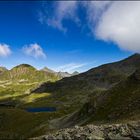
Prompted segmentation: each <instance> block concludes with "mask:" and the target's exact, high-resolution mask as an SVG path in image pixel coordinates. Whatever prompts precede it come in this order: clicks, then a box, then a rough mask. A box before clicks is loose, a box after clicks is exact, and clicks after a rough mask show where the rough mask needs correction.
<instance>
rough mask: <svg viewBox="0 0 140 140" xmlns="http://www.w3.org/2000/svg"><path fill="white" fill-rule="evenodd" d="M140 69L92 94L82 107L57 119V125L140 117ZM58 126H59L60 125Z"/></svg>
mask: <svg viewBox="0 0 140 140" xmlns="http://www.w3.org/2000/svg"><path fill="white" fill-rule="evenodd" d="M139 109H140V70H139V72H138V71H136V72H135V73H134V74H132V75H131V76H130V77H128V78H127V79H126V80H123V81H121V82H120V83H118V84H117V85H115V86H114V87H112V88H111V89H109V90H107V91H105V92H101V93H100V94H99V95H98V96H96V97H95V96H93V98H91V99H90V101H89V102H88V103H86V104H84V105H83V107H82V108H81V109H80V110H79V111H77V112H75V113H73V114H72V115H69V116H68V117H65V118H62V119H60V120H58V122H57V123H58V126H59V123H60V122H61V126H63V127H68V126H72V125H75V124H87V123H93V122H94V123H101V122H102V123H103V122H116V121H124V120H125V121H127V120H130V119H132V120H133V119H139V117H140V110H139ZM61 126H59V127H61Z"/></svg>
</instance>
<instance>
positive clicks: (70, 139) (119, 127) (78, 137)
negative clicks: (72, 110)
mask: <svg viewBox="0 0 140 140" xmlns="http://www.w3.org/2000/svg"><path fill="white" fill-rule="evenodd" d="M139 139H140V122H139V121H135V122H129V123H124V124H105V125H87V126H83V127H79V126H75V127H73V128H67V129H61V130H59V131H57V132H54V133H52V134H47V135H44V136H41V137H37V138H33V139H32V140H139Z"/></svg>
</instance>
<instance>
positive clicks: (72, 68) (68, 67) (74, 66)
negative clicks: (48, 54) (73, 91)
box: [56, 63, 87, 73]
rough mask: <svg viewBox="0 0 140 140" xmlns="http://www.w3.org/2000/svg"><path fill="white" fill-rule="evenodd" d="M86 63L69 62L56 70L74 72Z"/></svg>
mask: <svg viewBox="0 0 140 140" xmlns="http://www.w3.org/2000/svg"><path fill="white" fill-rule="evenodd" d="M86 65H87V64H86V63H83V64H77V63H69V64H65V65H63V66H59V67H58V68H56V71H62V72H70V73H71V72H74V71H75V70H78V69H79V68H81V67H84V66H86Z"/></svg>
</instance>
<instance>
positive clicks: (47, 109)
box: [25, 107, 56, 112]
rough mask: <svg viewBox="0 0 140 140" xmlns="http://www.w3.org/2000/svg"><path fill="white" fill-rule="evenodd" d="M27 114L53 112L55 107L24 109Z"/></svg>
mask: <svg viewBox="0 0 140 140" xmlns="http://www.w3.org/2000/svg"><path fill="white" fill-rule="evenodd" d="M25 110H26V111H28V112H55V111H56V108H55V107H34V108H26V109H25Z"/></svg>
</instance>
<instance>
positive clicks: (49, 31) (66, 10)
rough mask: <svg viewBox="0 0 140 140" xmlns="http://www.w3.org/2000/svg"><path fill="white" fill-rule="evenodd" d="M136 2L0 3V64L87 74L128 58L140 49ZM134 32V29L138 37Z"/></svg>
mask: <svg viewBox="0 0 140 140" xmlns="http://www.w3.org/2000/svg"><path fill="white" fill-rule="evenodd" d="M138 4H139V3H136V2H133V4H132V3H130V2H122V3H121V2H114V3H111V2H92V3H90V2H89V1H88V2H76V1H75V2H74V1H73V2H72V1H71V2H64V1H61V2H58V1H56V2H55V1H53V2H47V1H46V2H41V1H40V2H39V1H36V2H33V1H32V2H28V1H26V2H18V1H16V2H2V1H1V2H0V65H1V66H5V67H7V68H9V69H10V68H12V67H13V66H15V65H18V64H22V63H28V64H31V65H33V66H35V67H36V68H38V69H40V68H43V67H45V66H47V67H49V68H51V69H54V70H57V71H60V70H61V71H68V72H73V71H75V70H77V71H80V72H83V71H86V70H88V69H90V68H93V67H95V66H98V65H101V64H104V63H109V62H113V61H118V60H121V59H123V58H126V57H128V56H130V55H131V54H133V53H135V52H139V49H140V47H139V46H138V45H137V44H138V40H139V38H138V37H137V36H138V35H139V33H140V32H139V31H138V30H139V28H137V30H136V32H135V28H132V27H133V26H134V27H137V25H136V23H137V24H138V23H139V21H138V20H136V21H135V18H134V17H135V15H136V13H137V12H138V11H137V9H140V7H138V8H137V9H136V8H135V7H136V5H138ZM121 5H123V8H122V7H121ZM130 5H131V7H130V8H134V9H136V10H135V11H134V12H132V13H131V14H130V16H132V18H131V17H127V16H126V14H125V13H128V12H129V11H130V10H129V6H130ZM116 7H118V8H116ZM125 7H126V8H125ZM112 11H114V13H113V14H111V13H112ZM119 11H121V13H122V15H121V14H120V15H121V16H122V17H121V16H120V20H121V22H120V21H118V20H119V19H118V14H119ZM136 16H139V15H136ZM130 18H131V19H133V20H134V21H135V22H136V23H135V24H134V25H133V23H132V22H130ZM123 19H125V21H123ZM127 20H128V22H127ZM114 21H115V22H114ZM138 25H139V24H138ZM132 32H135V33H136V37H135V38H134V39H133V37H131V35H133V34H132ZM130 34H131V35H130ZM132 44H133V45H132ZM134 45H135V46H134Z"/></svg>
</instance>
